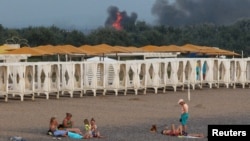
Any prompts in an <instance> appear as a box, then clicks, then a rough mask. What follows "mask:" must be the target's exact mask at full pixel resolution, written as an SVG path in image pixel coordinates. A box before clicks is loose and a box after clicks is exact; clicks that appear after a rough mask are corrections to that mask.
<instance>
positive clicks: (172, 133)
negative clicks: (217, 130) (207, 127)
mask: <svg viewBox="0 0 250 141" xmlns="http://www.w3.org/2000/svg"><path fill="white" fill-rule="evenodd" d="M182 133H183V132H182V125H179V126H178V127H177V128H175V125H174V124H172V125H171V129H164V130H162V131H161V134H163V135H168V136H184V135H183V134H182ZM185 136H191V137H200V138H203V137H204V135H203V134H185Z"/></svg>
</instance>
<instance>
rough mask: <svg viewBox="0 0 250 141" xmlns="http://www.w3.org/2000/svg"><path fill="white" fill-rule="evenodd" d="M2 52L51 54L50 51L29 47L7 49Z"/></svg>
mask: <svg viewBox="0 0 250 141" xmlns="http://www.w3.org/2000/svg"><path fill="white" fill-rule="evenodd" d="M4 54H29V55H31V56H43V55H51V53H48V52H45V51H42V50H39V49H35V48H31V47H22V48H19V49H16V50H12V51H8V52H6V53H4Z"/></svg>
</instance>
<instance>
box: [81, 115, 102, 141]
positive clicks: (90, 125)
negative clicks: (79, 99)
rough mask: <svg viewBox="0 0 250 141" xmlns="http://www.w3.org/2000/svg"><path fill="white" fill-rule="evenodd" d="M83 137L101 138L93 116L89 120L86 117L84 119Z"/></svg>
mask: <svg viewBox="0 0 250 141" xmlns="http://www.w3.org/2000/svg"><path fill="white" fill-rule="evenodd" d="M84 128H85V135H84V136H85V138H103V136H101V135H100V132H99V131H98V130H97V125H96V122H95V119H94V118H91V120H90V122H89V120H88V119H84Z"/></svg>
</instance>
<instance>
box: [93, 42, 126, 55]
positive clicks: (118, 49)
mask: <svg viewBox="0 0 250 141" xmlns="http://www.w3.org/2000/svg"><path fill="white" fill-rule="evenodd" d="M93 47H95V48H97V49H102V50H104V52H103V53H104V54H108V53H129V52H130V51H129V50H126V49H124V48H121V46H110V45H108V44H99V45H95V46H93Z"/></svg>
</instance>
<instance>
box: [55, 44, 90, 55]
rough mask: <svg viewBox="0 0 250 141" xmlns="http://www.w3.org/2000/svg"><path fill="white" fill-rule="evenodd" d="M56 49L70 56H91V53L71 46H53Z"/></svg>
mask: <svg viewBox="0 0 250 141" xmlns="http://www.w3.org/2000/svg"><path fill="white" fill-rule="evenodd" d="M55 48H56V49H61V50H63V51H65V52H68V53H70V54H93V53H92V52H89V51H85V50H82V49H80V48H78V47H75V46H72V45H58V46H55Z"/></svg>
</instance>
